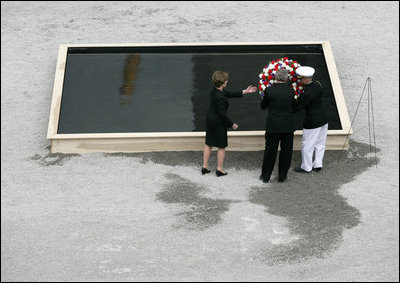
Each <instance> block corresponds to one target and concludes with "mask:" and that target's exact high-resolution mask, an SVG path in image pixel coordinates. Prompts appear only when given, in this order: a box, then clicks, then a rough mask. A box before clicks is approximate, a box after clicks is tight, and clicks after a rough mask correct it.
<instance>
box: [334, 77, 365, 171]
mask: <svg viewBox="0 0 400 283" xmlns="http://www.w3.org/2000/svg"><path fill="white" fill-rule="evenodd" d="M367 83H368V79H367V80H366V81H365V85H364V88H363V91H362V93H361V97H360V100H359V101H358V105H357V109H356V113H355V114H354V117H353V121H351V125H350V129H349V132H348V133H347V136H346V139H345V141H344V144H343V147H342V150H341V151H340V155H339V159H338V161H337V164H336V166H337V165H338V164H339V161H340V158H341V157H342V154H343V150H344V147H345V145H346V142H347V140H348V139H349V135H350V131H351V129H352V128H353V124H354V120H355V119H356V117H357V112H358V108H359V107H360V103H361V100H362V97H363V95H364V91H365V87H366V86H367Z"/></svg>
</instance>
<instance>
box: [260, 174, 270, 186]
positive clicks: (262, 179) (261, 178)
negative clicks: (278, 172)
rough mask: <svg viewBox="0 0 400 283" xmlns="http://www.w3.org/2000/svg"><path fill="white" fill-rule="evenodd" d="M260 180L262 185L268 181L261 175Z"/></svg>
mask: <svg viewBox="0 0 400 283" xmlns="http://www.w3.org/2000/svg"><path fill="white" fill-rule="evenodd" d="M260 180H261V181H262V182H263V183H265V184H267V183H268V182H269V180H267V179H265V178H264V177H263V175H261V176H260Z"/></svg>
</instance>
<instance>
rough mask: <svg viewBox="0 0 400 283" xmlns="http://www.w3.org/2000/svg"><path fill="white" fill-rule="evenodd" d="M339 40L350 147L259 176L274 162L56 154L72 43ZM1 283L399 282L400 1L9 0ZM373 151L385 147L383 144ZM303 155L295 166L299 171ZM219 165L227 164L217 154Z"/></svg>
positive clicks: (182, 155)
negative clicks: (58, 81) (55, 130)
mask: <svg viewBox="0 0 400 283" xmlns="http://www.w3.org/2000/svg"><path fill="white" fill-rule="evenodd" d="M303 40H305V41H314V40H329V41H330V42H331V45H332V49H333V53H334V56H335V60H336V64H337V67H338V71H339V77H340V80H341V83H342V87H343V91H344V95H345V99H346V102H347V106H348V109H349V113H350V116H351V118H352V117H353V115H354V113H355V110H356V107H357V104H358V100H359V98H360V95H361V92H362V88H363V86H364V82H365V79H366V78H367V76H370V77H371V78H372V88H373V95H374V96H373V97H374V107H375V108H374V113H375V125H376V144H377V148H378V152H377V154H378V158H379V161H378V164H377V165H376V164H375V161H376V160H375V158H374V154H373V153H371V149H370V147H369V145H368V119H367V104H366V99H365V100H364V102H363V103H361V105H360V108H359V112H358V116H357V119H356V120H355V124H354V135H353V136H352V138H351V149H350V150H349V151H348V152H346V153H345V154H344V155H343V157H342V158H341V161H340V162H339V163H337V160H338V157H339V152H337V151H328V152H327V153H326V158H325V169H324V171H323V172H320V173H319V174H317V173H312V174H311V175H308V176H305V175H296V174H295V173H294V172H293V171H291V172H290V174H289V180H288V182H286V183H284V184H279V183H278V182H277V181H276V179H275V178H276V176H274V178H273V179H272V182H271V183H269V184H262V183H261V182H260V181H259V180H258V175H259V167H260V162H261V159H262V152H249V153H245V152H228V153H227V157H226V162H225V163H226V169H227V170H228V171H229V173H230V174H229V175H228V176H227V177H223V178H217V177H215V176H214V175H206V176H202V175H200V174H199V166H200V165H201V152H179V153H171V152H161V153H141V154H100V153H98V154H87V155H63V154H50V153H49V141H48V140H46V132H47V123H48V117H49V110H50V102H51V96H52V88H53V80H54V73H55V65H56V60H57V51H58V46H59V44H62V43H151V42H254V41H303ZM1 47H2V52H1V59H2V60H1V169H2V171H1V173H2V174H1V280H2V281H51V280H54V281H163V280H165V281H244V280H247V281H398V280H399V173H398V170H399V145H398V142H399V136H398V133H399V110H398V107H399V97H398V93H399V80H398V78H399V68H398V64H399V3H398V2H394V1H393V2H346V1H343V2H327V3H325V2H324V3H323V2H284V3H282V2H8V1H2V2H1ZM372 152H374V148H372ZM299 161H300V153H299V152H298V151H297V152H295V154H294V156H293V166H294V165H297V164H298V163H299ZM212 164H215V156H213V159H212Z"/></svg>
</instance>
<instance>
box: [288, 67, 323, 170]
mask: <svg viewBox="0 0 400 283" xmlns="http://www.w3.org/2000/svg"><path fill="white" fill-rule="evenodd" d="M296 73H297V77H298V78H300V79H301V80H300V83H301V84H302V85H303V86H304V93H303V94H301V95H300V96H299V98H298V99H297V101H296V102H295V104H294V108H295V110H296V111H298V110H300V109H303V108H305V112H306V113H305V114H306V116H305V119H304V123H303V142H302V145H301V166H300V167H296V168H295V169H294V171H296V172H299V173H309V172H311V170H314V171H317V172H318V171H321V170H322V166H323V164H322V162H323V159H324V154H325V143H326V136H327V133H328V118H327V116H326V112H325V110H324V109H323V108H322V99H323V91H322V88H321V85H320V83H318V82H314V81H313V75H314V73H315V70H314V68H312V67H306V66H304V67H303V66H302V67H299V68H297V70H296ZM314 152H315V160H314V162H313V160H312V158H313V154H314Z"/></svg>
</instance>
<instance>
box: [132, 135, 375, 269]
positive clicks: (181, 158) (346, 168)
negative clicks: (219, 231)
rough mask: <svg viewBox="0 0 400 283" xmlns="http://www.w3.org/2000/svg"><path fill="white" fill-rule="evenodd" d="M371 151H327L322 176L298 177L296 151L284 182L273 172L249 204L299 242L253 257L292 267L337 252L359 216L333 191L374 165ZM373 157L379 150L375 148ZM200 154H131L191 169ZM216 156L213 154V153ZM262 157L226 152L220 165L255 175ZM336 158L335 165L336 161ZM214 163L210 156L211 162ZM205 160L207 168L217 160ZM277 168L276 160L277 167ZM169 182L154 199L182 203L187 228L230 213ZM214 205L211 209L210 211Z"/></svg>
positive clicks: (182, 183)
mask: <svg viewBox="0 0 400 283" xmlns="http://www.w3.org/2000/svg"><path fill="white" fill-rule="evenodd" d="M374 151H375V148H373V147H372V148H371V147H370V145H368V144H364V143H358V142H354V141H350V149H349V150H348V151H343V152H342V153H341V151H326V153H325V158H324V168H323V170H322V171H321V172H312V173H310V174H299V173H296V172H294V171H293V170H292V169H293V168H294V167H296V166H298V165H300V164H301V152H300V151H295V152H294V154H293V159H292V166H291V169H290V171H289V174H288V180H287V181H286V182H285V183H282V184H281V183H278V182H277V180H276V173H277V167H276V168H275V170H274V173H273V175H272V178H271V181H270V183H269V184H268V185H263V184H262V183H260V186H256V187H251V188H250V193H249V195H248V200H249V201H250V202H251V203H254V204H257V205H262V206H264V207H265V211H266V212H267V213H269V214H272V215H276V216H280V217H284V218H285V219H287V221H288V228H289V230H290V233H291V234H293V235H297V236H298V239H297V240H296V241H292V242H290V243H284V244H280V243H279V241H270V242H266V243H265V245H263V246H264V247H265V249H264V250H262V251H260V253H258V255H257V256H256V257H257V259H258V260H262V261H265V262H266V263H267V264H279V263H294V262H299V261H303V260H306V259H308V258H311V257H324V256H325V255H327V254H328V253H330V252H332V251H333V250H334V249H336V248H337V247H338V246H339V245H340V243H341V241H342V233H343V231H344V230H345V229H351V228H354V227H356V226H357V225H358V224H359V223H360V218H361V215H360V212H359V211H358V210H357V209H356V208H355V207H353V206H351V205H349V204H348V203H347V201H346V199H345V198H344V197H342V196H341V195H340V194H339V193H338V190H339V189H340V188H341V186H342V185H344V184H346V183H349V182H351V181H352V180H354V178H355V177H356V176H358V175H359V174H361V173H362V172H364V171H366V170H367V169H368V168H369V167H373V166H376V165H377V163H378V162H379V160H377V159H375V154H374ZM377 152H379V150H378V149H377ZM201 154H202V153H201V152H162V153H150V154H143V155H142V154H134V156H135V157H142V160H143V162H148V161H152V162H155V163H162V164H165V165H170V166H176V165H195V166H199V164H200V162H201V158H202V156H201ZM213 155H215V154H213ZM262 155H263V152H262V151H260V152H227V155H226V159H225V164H226V168H227V170H228V171H229V169H230V168H235V169H247V170H260V168H261V163H262ZM339 157H340V161H339ZM212 158H213V157H212ZM212 158H211V160H210V164H213V162H216V160H215V159H214V160H213V159H212ZM277 164H278V160H277V162H276V165H277ZM168 178H169V179H170V180H171V182H170V183H168V184H167V185H166V186H165V187H164V191H163V192H161V193H159V194H158V198H159V199H160V200H163V201H165V202H168V203H182V204H186V205H187V208H188V207H190V208H191V210H189V209H187V208H186V210H185V211H184V212H182V213H181V215H184V216H185V219H186V220H187V223H197V227H201V228H202V229H205V228H207V227H210V226H211V225H214V224H216V223H218V222H219V221H221V215H222V213H223V212H225V211H226V210H227V209H229V203H230V201H229V200H221V202H219V200H207V199H204V198H202V197H201V196H200V192H202V191H205V190H206V189H207V188H205V187H203V186H202V185H201V184H195V183H193V182H191V181H190V180H187V179H184V178H181V177H179V176H178V175H170V176H168ZM213 206H216V208H215V209H209V207H213Z"/></svg>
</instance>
